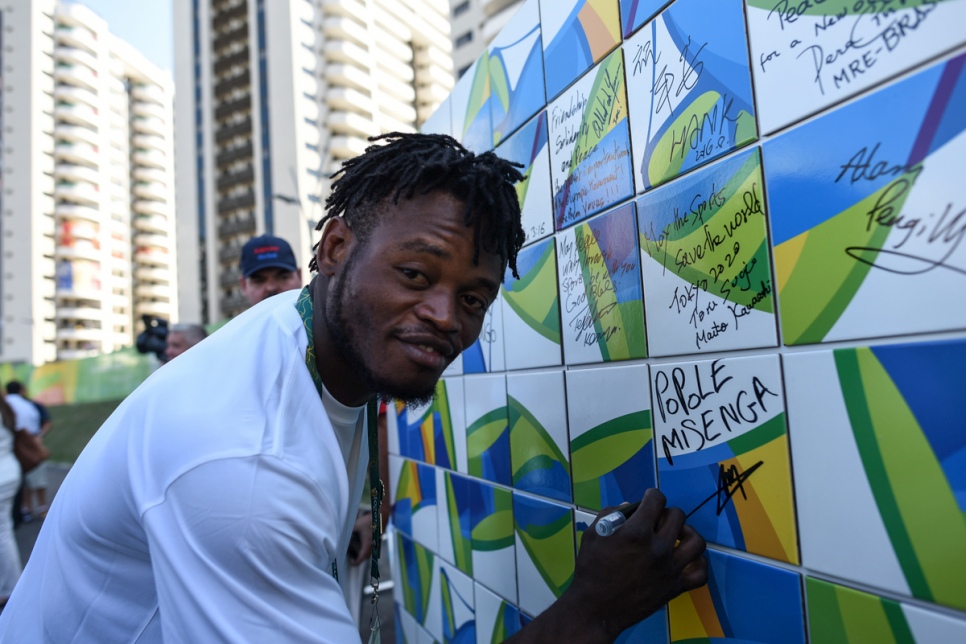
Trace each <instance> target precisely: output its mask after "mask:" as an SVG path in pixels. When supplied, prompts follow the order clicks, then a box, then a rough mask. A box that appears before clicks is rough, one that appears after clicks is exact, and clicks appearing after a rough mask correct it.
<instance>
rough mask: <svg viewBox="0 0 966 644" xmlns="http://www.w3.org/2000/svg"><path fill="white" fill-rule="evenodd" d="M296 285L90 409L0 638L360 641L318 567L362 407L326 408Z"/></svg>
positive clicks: (348, 494)
mask: <svg viewBox="0 0 966 644" xmlns="http://www.w3.org/2000/svg"><path fill="white" fill-rule="evenodd" d="M297 297H298V291H290V292H287V293H282V294H280V295H278V296H275V297H273V298H270V299H269V300H266V301H265V302H262V303H261V304H259V305H258V306H256V307H253V308H252V309H250V310H249V311H247V312H245V313H244V314H242V315H241V316H239V317H238V318H237V319H235V320H233V321H232V322H230V323H229V324H228V325H226V326H225V327H224V328H222V329H220V330H219V331H218V332H217V333H215V334H213V335H212V336H211V337H209V338H208V339H206V340H205V341H204V342H202V343H200V344H199V345H197V346H196V347H193V348H192V349H191V350H190V351H188V352H186V353H184V354H183V355H181V356H179V357H178V358H177V359H175V360H173V361H172V362H171V363H169V364H166V365H165V366H163V367H162V368H160V369H158V370H157V371H156V372H155V373H154V374H153V375H152V376H151V377H150V378H149V379H148V380H147V381H146V382H145V383H144V384H143V385H141V387H139V388H138V389H137V390H136V391H135V392H134V393H133V394H131V395H130V396H129V397H128V398H127V399H126V400H125V401H124V402H123V403H122V404H121V405H120V406H119V407H118V409H117V410H116V411H115V412H114V414H113V415H112V416H111V417H110V418H109V419H108V420H107V421H106V422H105V423H104V425H103V426H102V427H101V429H100V430H99V431H98V432H97V433H96V434H95V436H94V438H93V439H92V440H91V442H90V443H89V444H88V446H87V448H86V449H85V450H84V452H83V453H82V454H81V456H80V458H79V459H78V460H77V463H76V464H75V465H74V466H73V467H72V468H71V471H70V473H69V474H68V476H67V478H66V480H65V481H64V484H63V486H62V487H61V488H60V490H59V491H58V493H57V497H56V499H55V501H54V503H53V506H52V507H51V510H50V513H49V514H48V516H47V520H46V522H45V525H44V527H43V529H42V531H41V533H40V536H39V538H38V540H37V544H36V546H35V548H34V550H33V553H32V554H31V556H30V561H29V563H28V565H27V568H26V569H25V571H24V574H23V577H22V578H21V581H20V583H19V585H18V586H17V588H16V590H15V591H14V593H13V596H12V597H11V599H10V602H9V603H8V604H7V607H6V608H5V609H4V611H3V614H2V615H0V641H2V642H17V643H18V644H22V643H24V642H41V641H45V642H46V641H53V642H99V643H106V642H161V641H164V642H204V643H206V644H208V643H211V642H338V643H340V644H341V643H342V642H352V641H359V634H358V630H357V628H356V625H355V624H354V623H353V621H352V619H351V617H350V616H349V611H348V608H347V607H346V602H345V599H344V597H343V593H342V590H341V588H340V587H339V584H338V583H337V582H336V581H335V579H334V578H333V577H332V575H331V570H332V562H333V561H334V560H339V562H340V565H339V569H340V570H345V565H344V561H343V560H344V558H345V553H346V550H347V547H348V543H349V536H350V534H351V532H352V526H353V523H354V519H355V516H356V508H357V507H358V499H359V497H360V494H361V492H362V484H363V478H364V474H365V468H366V465H367V458H368V448H367V443H368V441H367V439H366V436H365V434H366V432H365V430H364V429H365V422H364V418H363V417H364V416H365V414H364V413H362V410H363V408H356V409H349V408H345V407H343V406H341V405H339V403H337V402H336V401H335V400H334V399H333V400H331V401H329V402H330V403H334V405H336V406H338V407H332V409H333V410H334V412H335V413H334V415H336V416H339V417H340V418H341V421H340V422H339V423H338V424H339V425H340V427H337V428H335V429H334V428H333V426H332V424H331V423H330V422H329V419H328V416H327V414H326V410H325V408H324V407H323V404H322V401H321V400H320V398H319V394H318V392H317V390H316V388H315V386H314V384H313V382H312V378H311V376H310V375H309V372H308V369H307V368H306V366H305V349H306V345H307V336H306V333H305V330H304V327H303V324H302V320H301V318H300V316H299V314H298V311H296V310H295V301H296V299H297ZM339 408H341V409H339ZM353 417H354V418H355V419H356V420H355V422H352V418H353Z"/></svg>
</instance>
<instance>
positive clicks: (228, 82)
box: [215, 69, 252, 100]
mask: <svg viewBox="0 0 966 644" xmlns="http://www.w3.org/2000/svg"><path fill="white" fill-rule="evenodd" d="M251 82H252V75H251V73H250V72H249V71H248V70H247V69H246V70H244V71H243V72H242V73H240V74H237V75H235V76H229V77H228V78H225V79H223V80H221V81H218V83H216V84H215V98H217V99H218V100H221V99H222V98H223V97H224V96H225V95H226V94H230V93H231V92H232V90H234V89H238V88H241V87H248V86H249V85H251Z"/></svg>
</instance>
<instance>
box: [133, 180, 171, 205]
mask: <svg viewBox="0 0 966 644" xmlns="http://www.w3.org/2000/svg"><path fill="white" fill-rule="evenodd" d="M131 192H133V193H134V195H135V196H136V197H139V198H141V199H153V200H155V201H164V202H167V200H168V198H169V197H170V194H169V191H168V189H167V188H165V187H164V186H163V185H161V184H160V183H157V182H154V181H150V182H141V181H138V182H136V183H135V184H134V185H133V186H132V188H131Z"/></svg>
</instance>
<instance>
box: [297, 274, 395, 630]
mask: <svg viewBox="0 0 966 644" xmlns="http://www.w3.org/2000/svg"><path fill="white" fill-rule="evenodd" d="M295 308H296V309H298V312H299V315H300V316H301V318H302V324H303V325H304V326H305V333H306V335H307V336H308V339H309V342H308V346H306V348H305V366H306V367H308V370H309V374H310V375H311V376H312V382H313V383H315V388H316V390H317V391H318V392H319V396H320V397H321V396H322V391H323V385H322V376H321V375H319V368H318V365H317V364H316V362H315V338H314V337H313V335H312V296H311V295H310V294H309V287H308V286H306V287H304V288H303V289H302V292H301V293H300V294H299V298H298V301H297V302H296V303H295ZM378 418H379V409H378V404H377V402H376V397H375V396H373V397H372V398H371V399H370V400H369V402H368V403H366V424H367V426H368V432H369V487H370V489H371V494H372V497H371V499H370V503H371V505H372V555H371V557H370V566H369V576H370V577H371V581H372V589H373V593H372V608H373V611H372V613H373V617H372V618H371V619H370V626H373V620H375V622H376V628H378V614H377V610H376V609H377V608H378V606H377V604H378V602H379V557H380V556H381V555H382V514H381V513H380V510H381V509H382V500H383V497H384V496H385V494H386V486H385V485H383V483H382V480H381V479H380V477H379V426H378ZM332 576H333V577H335V578H336V580H338V579H339V570H338V567H337V566H336V562H335V561H333V562H332Z"/></svg>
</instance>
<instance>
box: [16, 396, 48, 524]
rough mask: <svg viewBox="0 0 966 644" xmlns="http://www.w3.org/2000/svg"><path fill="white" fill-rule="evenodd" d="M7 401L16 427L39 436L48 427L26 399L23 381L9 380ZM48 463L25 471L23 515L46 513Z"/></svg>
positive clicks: (36, 408) (41, 515) (34, 515)
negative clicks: (15, 418) (15, 419)
mask: <svg viewBox="0 0 966 644" xmlns="http://www.w3.org/2000/svg"><path fill="white" fill-rule="evenodd" d="M7 402H8V403H9V404H10V407H11V408H13V411H14V413H15V414H16V415H17V429H26V430H27V431H28V432H30V433H31V434H34V435H35V436H40V437H41V439H42V438H43V437H44V434H46V433H47V431H48V430H49V429H50V422H48V423H47V424H46V427H45V426H44V423H43V417H42V415H41V412H40V409H39V408H38V407H37V405H36V404H35V403H34V402H33V401H31V400H28V399H27V390H26V389H25V388H24V386H23V383H21V382H19V381H17V380H11V381H10V382H8V383H7ZM49 465H50V464H49V463H48V462H47V461H44V462H43V463H41V464H40V465H38V466H37V467H35V468H34V469H32V470H30V471H29V472H27V475H26V476H25V477H24V484H23V510H22V511H23V516H24V519H25V520H26V519H27V517H28V516H29V517H31V518H37V519H43V518H44V516H46V514H47V485H48V478H49V476H48V474H47V469H48V466H49Z"/></svg>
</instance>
